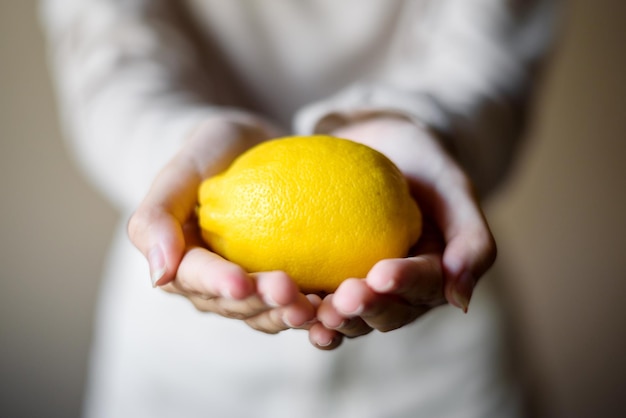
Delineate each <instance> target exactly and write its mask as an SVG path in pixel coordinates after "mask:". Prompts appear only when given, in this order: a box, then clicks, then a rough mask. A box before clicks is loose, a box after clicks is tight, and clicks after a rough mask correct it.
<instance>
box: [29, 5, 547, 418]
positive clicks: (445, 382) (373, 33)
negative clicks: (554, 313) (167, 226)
mask: <svg viewBox="0 0 626 418" xmlns="http://www.w3.org/2000/svg"><path fill="white" fill-rule="evenodd" d="M41 11H42V20H43V22H44V26H45V29H46V33H47V37H48V40H49V45H50V55H51V61H52V63H53V70H54V76H55V80H56V82H57V86H58V92H59V97H60V108H61V110H62V114H63V119H64V122H65V123H64V126H65V127H66V128H67V138H68V139H70V140H71V141H72V145H73V149H74V150H75V151H76V155H77V156H78V160H79V161H80V162H81V164H82V166H83V167H84V169H85V172H86V173H87V174H88V175H89V176H90V177H91V179H92V180H93V181H94V183H95V184H96V185H97V187H99V188H100V189H101V190H102V191H103V193H105V194H106V195H107V196H108V197H109V198H110V199H111V201H112V202H114V204H115V205H117V206H118V207H119V208H120V209H121V211H122V212H123V213H124V214H126V213H128V211H130V210H132V209H134V208H135V206H136V205H137V203H138V202H139V201H140V199H141V198H142V197H143V196H144V194H145V192H146V191H147V188H148V186H149V184H150V183H151V181H152V180H153V178H154V176H155V174H156V173H157V172H158V170H159V169H160V168H161V167H162V166H163V165H164V164H165V162H166V161H168V160H169V159H170V158H171V157H172V155H173V154H174V153H175V152H176V150H177V149H178V147H179V146H180V144H181V143H182V141H183V139H184V138H185V137H186V135H187V133H188V132H189V131H190V130H191V129H192V128H193V127H194V126H195V124H197V123H198V122H199V121H200V120H201V119H202V118H203V117H205V116H206V115H207V114H209V113H213V112H221V111H224V110H225V109H228V108H232V107H236V108H245V109H248V110H251V111H254V112H258V113H261V114H263V115H265V116H267V117H269V118H271V119H274V120H275V121H277V122H278V123H280V124H282V125H283V126H285V127H286V128H291V129H292V130H293V131H294V132H295V133H300V134H307V133H312V132H314V131H315V130H316V129H318V122H319V121H320V120H322V119H323V118H324V117H325V116H327V115H329V114H338V115H341V116H342V117H348V118H349V117H350V115H351V114H354V113H355V112H359V111H361V110H363V109H375V110H384V111H393V112H399V113H402V114H404V115H406V116H408V117H411V118H414V119H416V120H419V121H420V122H422V123H425V124H427V125H429V126H431V127H432V128H433V129H435V130H437V131H438V132H439V133H440V134H441V137H442V138H443V140H444V141H445V142H446V146H447V147H448V148H449V149H450V150H451V152H453V153H454V154H455V156H456V157H457V158H458V159H459V161H460V162H461V163H462V164H463V165H464V166H465V168H466V169H467V170H468V172H469V173H470V175H471V177H472V178H473V180H474V182H475V183H476V184H477V186H478V188H479V190H480V191H481V192H482V193H488V192H489V191H490V190H491V189H492V188H493V187H494V186H495V185H496V184H497V183H498V181H499V180H500V179H501V178H502V176H503V175H504V173H505V171H506V168H507V166H508V165H509V162H510V159H511V156H512V155H513V153H514V151H515V144H516V142H517V140H518V138H519V137H520V136H521V133H522V128H523V125H524V124H523V122H524V109H525V104H526V102H527V98H528V95H529V93H530V92H531V91H532V87H533V84H534V81H535V79H536V72H537V71H536V70H537V68H538V65H539V63H540V60H541V58H542V56H543V55H544V53H545V51H546V47H547V45H548V40H549V39H550V37H551V32H552V29H553V20H554V15H555V13H554V12H555V6H554V2H552V1H550V0H526V1H516V0H414V1H411V0H404V1H402V0H341V1H339V0H263V1H261V0H186V1H182V0H181V1H176V0H170V1H168V0H47V1H43V2H42V8H41ZM103 286H104V287H103V293H102V298H101V304H100V310H99V316H98V318H99V319H98V324H97V328H96V330H97V331H96V338H95V341H94V352H93V357H92V359H93V360H92V373H91V375H90V385H89V397H88V402H87V407H86V412H87V415H88V416H93V417H100V416H102V417H160V416H163V417H196V416H198V417H200V416H215V417H230V416H241V417H256V416H259V417H260V416H269V417H281V416H285V417H308V416H337V417H352V416H355V417H383V416H398V417H417V416H419V417H431V416H432V417H508V416H517V414H518V413H519V411H518V409H517V407H518V403H519V402H518V401H519V400H518V399H517V398H516V396H517V395H516V392H515V388H514V384H513V383H512V380H511V378H510V376H508V374H507V373H508V372H507V370H506V369H505V368H503V366H502V364H503V363H502V362H503V361H504V359H505V357H506V351H505V347H504V345H503V338H502V336H501V332H500V331H501V330H500V327H501V326H502V324H501V320H500V318H499V314H498V312H499V311H498V308H497V304H495V302H494V301H493V300H492V298H491V296H490V291H489V289H488V288H486V287H485V288H484V289H483V288H479V289H480V291H478V292H477V294H476V296H475V298H474V300H473V301H472V310H471V311H470V312H471V313H470V314H468V315H465V316H464V315H461V314H459V313H458V312H456V311H453V310H452V309H451V308H449V307H442V308H437V309H436V310H434V311H433V312H431V313H429V314H428V315H427V316H426V317H425V318H423V319H420V320H418V321H417V323H416V324H413V325H411V326H408V327H405V328H404V329H401V330H398V331H394V332H392V333H389V334H371V335H369V336H367V337H364V338H359V339H356V340H354V341H348V342H347V343H345V344H344V346H342V347H341V348H339V349H338V350H335V351H334V352H332V353H325V352H324V353H322V352H316V351H315V349H314V348H312V347H309V346H308V344H309V343H308V341H307V338H306V335H305V333H304V332H297V331H290V332H285V333H282V334H280V335H279V336H267V335H262V334H259V333H257V332H255V331H252V330H250V329H247V328H246V327H245V326H244V325H242V324H239V323H237V322H236V321H231V320H226V319H223V318H220V317H217V316H214V315H207V314H200V313H198V312H196V311H195V310H194V309H193V308H192V306H191V304H189V303H187V301H185V300H184V299H182V298H179V297H176V296H172V295H169V294H165V293H163V292H160V291H152V290H150V285H149V280H148V273H147V267H146V263H145V261H144V260H143V259H142V257H141V256H140V255H139V254H138V253H137V252H136V251H135V250H134V249H133V248H132V247H131V246H130V244H129V243H128V241H127V240H126V238H125V236H124V233H123V228H120V231H119V236H118V237H117V239H116V242H115V245H114V248H113V252H112V255H111V260H110V264H109V268H108V270H107V274H106V277H105V281H104V285H103ZM242 359H243V360H242Z"/></svg>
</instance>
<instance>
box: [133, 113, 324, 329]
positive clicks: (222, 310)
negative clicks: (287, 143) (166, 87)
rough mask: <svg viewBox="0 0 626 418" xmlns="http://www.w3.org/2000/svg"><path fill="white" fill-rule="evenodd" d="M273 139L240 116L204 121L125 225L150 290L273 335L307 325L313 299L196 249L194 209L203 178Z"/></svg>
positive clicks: (285, 279)
mask: <svg viewBox="0 0 626 418" xmlns="http://www.w3.org/2000/svg"><path fill="white" fill-rule="evenodd" d="M278 135H279V132H278V130H276V129H275V128H274V127H273V126H272V125H271V124H269V123H267V122H265V121H263V120H261V119H260V118H256V117H254V116H251V115H247V114H239V113H236V114H235V113H233V114H227V115H222V114H220V115H215V116H210V117H208V118H207V119H206V120H205V121H204V122H203V123H202V124H201V125H200V126H198V127H197V129H196V130H195V131H194V132H193V133H192V134H191V136H190V137H189V139H188V140H187V142H185V144H184V145H183V146H182V148H181V150H180V151H179V152H178V154H177V155H176V156H175V157H174V158H173V159H172V160H171V161H170V162H169V163H168V164H167V165H166V166H165V167H164V168H163V170H161V172H160V173H159V174H158V176H157V177H156V179H155V180H154V182H153V184H152V186H151V188H150V190H149V192H148V194H147V195H146V196H145V198H144V199H143V201H142V202H141V204H140V205H139V207H138V208H137V210H136V211H135V213H134V214H133V215H132V217H131V218H130V221H129V223H128V235H129V237H130V240H131V241H132V243H133V244H134V245H135V246H136V247H137V248H138V249H139V250H140V251H141V252H142V253H143V255H144V256H145V257H146V259H147V260H148V264H149V267H150V275H151V279H152V284H153V286H155V287H156V286H158V287H160V288H161V289H163V290H165V291H167V292H170V293H175V294H179V295H182V296H185V297H186V298H187V299H189V300H190V301H191V302H192V303H193V304H194V306H195V307H196V308H197V309H198V310H200V311H203V312H213V313H216V314H219V315H222V316H225V317H228V318H234V319H240V320H243V321H245V322H246V323H247V324H248V325H250V326H251V327H252V328H254V329H257V330H260V331H263V332H266V333H277V332H280V331H282V330H285V329H288V328H300V327H303V326H305V324H307V323H308V322H310V321H312V320H313V319H314V318H315V309H316V307H315V306H314V304H317V303H319V300H316V298H315V297H312V296H309V297H308V298H307V296H305V295H303V294H302V293H300V292H299V290H298V288H297V286H296V284H295V283H294V282H293V280H291V278H290V277H289V276H287V274H285V273H284V272H279V271H273V272H260V273H255V274H248V273H247V272H246V271H245V270H244V269H243V268H241V267H240V266H238V265H236V264H234V263H231V262H229V261H227V260H225V259H223V258H221V257H220V256H219V255H217V254H215V253H212V252H211V251H210V250H208V249H207V248H206V246H205V245H204V244H203V242H202V240H201V238H200V233H199V227H198V223H197V219H196V217H195V208H196V204H197V193H198V187H199V185H200V183H201V182H202V180H203V179H205V178H207V177H210V176H212V175H215V174H218V173H219V172H221V171H223V170H224V169H226V168H227V167H228V166H229V165H230V163H231V162H232V161H233V160H234V159H235V158H236V157H237V156H238V155H240V154H241V153H242V152H244V151H246V150H247V149H249V148H251V147H253V146H255V145H257V144H258V143H260V142H262V141H265V140H267V139H270V138H272V137H276V136H278Z"/></svg>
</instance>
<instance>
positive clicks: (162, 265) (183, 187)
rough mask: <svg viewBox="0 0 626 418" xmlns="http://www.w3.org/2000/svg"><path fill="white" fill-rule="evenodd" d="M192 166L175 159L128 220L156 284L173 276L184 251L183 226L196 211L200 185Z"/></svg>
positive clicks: (134, 241) (132, 235) (133, 240)
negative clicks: (197, 192)
mask: <svg viewBox="0 0 626 418" xmlns="http://www.w3.org/2000/svg"><path fill="white" fill-rule="evenodd" d="M192 167H193V165H185V164H183V162H182V161H181V158H175V159H174V160H172V162H171V163H170V164H168V165H167V166H166V167H165V168H164V169H163V170H162V171H161V173H159V175H158V176H157V178H156V179H155V181H154V183H153V184H152V187H151V188H150V190H149V192H148V194H147V195H146V197H145V198H144V200H143V201H142V203H141V204H140V205H139V207H138V209H137V210H136V211H135V213H134V214H133V215H132V216H131V218H130V220H129V222H128V236H129V238H130V240H131V242H132V243H133V244H134V245H135V246H136V247H137V248H138V249H139V250H140V251H141V252H142V253H143V255H144V256H145V257H146V258H147V260H148V264H149V267H150V277H151V280H152V284H153V286H157V285H163V284H165V283H167V282H169V281H171V280H173V279H174V277H175V274H176V269H177V268H178V265H179V263H180V261H181V259H182V255H183V252H184V250H185V240H184V234H183V230H182V225H183V224H184V223H185V221H186V220H187V219H188V218H189V217H190V216H191V214H192V213H193V211H194V207H195V202H196V191H197V188H198V186H199V184H200V177H199V176H198V174H197V173H196V172H195V171H194V169H193V168H192Z"/></svg>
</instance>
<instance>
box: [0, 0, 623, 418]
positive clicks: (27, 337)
mask: <svg viewBox="0 0 626 418" xmlns="http://www.w3.org/2000/svg"><path fill="white" fill-rule="evenodd" d="M625 28H626V2H622V1H619V0H594V1H585V0H578V1H573V2H572V3H571V7H570V8H569V14H568V19H567V21H566V25H565V31H564V36H563V40H562V42H561V45H560V51H559V53H558V54H557V55H556V56H555V58H554V62H553V65H552V68H551V70H550V71H549V73H548V76H547V79H546V83H545V87H544V88H543V91H542V94H541V97H540V99H539V103H538V106H537V108H536V110H535V114H536V118H535V123H534V126H533V129H532V131H531V134H530V138H529V142H528V144H527V146H526V147H525V148H524V152H523V153H522V155H521V158H520V160H519V162H518V164H517V166H516V168H515V170H514V175H513V177H512V178H511V180H510V181H509V182H508V184H507V186H506V187H505V189H504V190H503V191H502V192H501V193H500V194H499V195H498V196H497V197H496V198H495V199H494V200H493V201H492V202H491V203H490V204H489V213H490V218H491V220H492V223H493V227H494V230H495V233H496V235H497V237H498V239H499V243H500V258H499V261H498V263H499V265H500V267H502V268H505V269H508V270H509V271H510V272H511V273H512V274H510V275H509V277H508V279H507V280H506V281H504V282H503V283H502V284H503V285H504V287H505V289H506V290H507V291H508V292H509V294H511V295H512V296H513V298H512V300H511V302H510V303H511V304H512V307H513V308H514V312H515V314H516V316H515V318H516V320H517V323H518V326H519V332H520V334H519V340H518V343H519V347H520V349H521V353H522V355H523V359H524V363H523V364H524V367H525V369H526V370H527V371H529V373H528V374H529V383H530V384H531V385H532V386H533V387H535V388H537V389H538V390H539V394H540V396H539V402H540V405H542V406H543V407H544V408H545V411H546V413H545V416H546V417H558V418H582V417H589V418H591V417H594V418H595V417H621V416H626V358H625V356H624V352H625V351H626V326H625V325H624V322H625V320H626V243H625V242H624V239H625V237H626V217H625V214H626V193H625V192H626V165H624V164H623V160H624V159H626V158H625V157H626V80H625V78H626V29H625ZM45 66H46V64H45V55H44V45H43V39H42V35H41V33H40V30H39V28H38V23H37V16H36V12H35V6H34V2H33V1H17V0H1V1H0V197H1V199H2V200H1V202H2V203H1V209H0V417H43V416H46V417H75V416H77V415H78V414H79V411H80V402H81V396H82V389H83V384H84V380H85V378H84V373H85V368H86V362H87V353H88V348H89V340H90V335H91V334H90V333H91V322H92V318H93V308H94V301H95V297H96V293H97V286H98V278H99V272H100V269H101V267H102V264H103V261H104V256H105V252H106V248H107V242H108V240H109V237H110V234H111V228H112V226H113V224H114V222H115V213H114V212H113V211H112V209H111V208H110V207H109V206H107V203H106V202H105V201H104V200H103V199H102V198H101V197H99V196H98V195H97V194H96V193H95V192H94V191H93V190H92V189H91V188H90V186H89V185H88V184H87V183H86V182H85V180H84V179H83V178H82V177H81V175H80V173H79V172H78V171H77V169H76V168H75V165H74V164H73V162H72V161H71V159H70V157H68V154H67V150H66V149H65V148H64V146H63V142H62V139H61V136H60V131H59V126H58V122H57V119H56V113H55V105H54V99H53V90H52V87H51V84H50V80H49V77H48V75H47V70H46V67H45Z"/></svg>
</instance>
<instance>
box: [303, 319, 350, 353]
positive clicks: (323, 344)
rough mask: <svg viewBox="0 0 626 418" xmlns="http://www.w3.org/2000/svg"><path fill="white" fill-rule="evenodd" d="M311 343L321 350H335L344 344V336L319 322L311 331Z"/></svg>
mask: <svg viewBox="0 0 626 418" xmlns="http://www.w3.org/2000/svg"><path fill="white" fill-rule="evenodd" d="M309 341H310V342H311V344H313V346H315V347H316V348H319V349H320V350H334V349H335V348H337V347H339V346H340V345H341V343H342V342H343V336H342V335H341V334H340V333H339V332H337V331H335V330H331V329H328V328H326V327H324V325H322V324H321V323H319V322H318V323H316V324H313V326H311V328H310V329H309Z"/></svg>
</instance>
